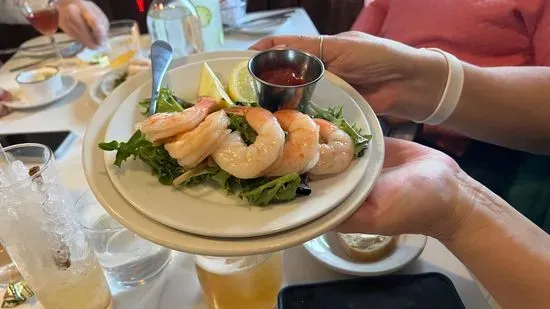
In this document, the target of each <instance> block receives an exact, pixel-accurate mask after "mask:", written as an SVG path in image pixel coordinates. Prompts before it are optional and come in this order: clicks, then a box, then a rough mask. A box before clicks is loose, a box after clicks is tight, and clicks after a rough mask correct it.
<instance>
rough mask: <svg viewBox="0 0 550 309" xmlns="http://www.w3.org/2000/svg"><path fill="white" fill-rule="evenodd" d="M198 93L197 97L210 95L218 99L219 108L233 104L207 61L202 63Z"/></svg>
mask: <svg viewBox="0 0 550 309" xmlns="http://www.w3.org/2000/svg"><path fill="white" fill-rule="evenodd" d="M198 94H199V97H211V98H212V99H214V100H216V101H218V104H219V105H220V108H227V107H230V106H232V105H233V101H232V100H231V98H230V97H229V95H227V92H225V89H224V88H223V85H222V83H221V82H220V80H219V79H218V77H217V76H216V75H215V74H214V72H213V71H212V69H211V68H210V66H209V65H208V64H207V63H204V65H203V67H202V71H201V80H200V84H199V93H198Z"/></svg>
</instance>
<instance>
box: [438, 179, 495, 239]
mask: <svg viewBox="0 0 550 309" xmlns="http://www.w3.org/2000/svg"><path fill="white" fill-rule="evenodd" d="M454 182H455V187H456V191H455V192H456V193H455V197H454V199H453V202H451V203H449V205H447V206H449V207H450V209H451V210H450V211H449V213H448V215H447V218H444V219H443V220H441V222H438V224H437V225H434V226H435V227H436V228H435V229H434V230H433V231H432V233H431V234H430V235H429V236H431V237H434V238H437V239H438V240H439V241H441V242H442V243H443V244H446V245H447V244H450V243H452V242H454V241H455V239H457V238H461V237H462V236H463V235H464V234H466V233H468V232H470V231H471V230H470V229H471V226H470V223H471V220H472V216H475V213H476V207H477V204H478V200H479V199H480V198H481V197H482V196H483V190H484V189H485V188H484V187H483V186H482V185H481V184H479V183H478V182H477V181H475V180H474V179H473V178H472V177H470V176H469V175H468V174H466V173H465V172H464V171H462V170H459V171H458V172H457V173H456V174H455V175H454ZM439 207H443V205H439Z"/></svg>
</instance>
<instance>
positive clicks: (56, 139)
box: [0, 131, 76, 158]
mask: <svg viewBox="0 0 550 309" xmlns="http://www.w3.org/2000/svg"><path fill="white" fill-rule="evenodd" d="M75 139H76V135H75V134H73V133H72V132H71V131H52V132H28V133H13V134H0V144H2V146H3V147H7V146H11V145H15V144H23V143H38V144H42V145H46V146H48V147H50V149H51V150H52V151H53V153H54V155H55V157H56V158H60V157H61V156H63V154H64V153H65V151H66V150H67V149H68V147H69V146H70V145H71V143H72V142H73V141H74V140H75Z"/></svg>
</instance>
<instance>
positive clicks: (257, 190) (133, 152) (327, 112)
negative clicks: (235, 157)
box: [98, 88, 371, 206]
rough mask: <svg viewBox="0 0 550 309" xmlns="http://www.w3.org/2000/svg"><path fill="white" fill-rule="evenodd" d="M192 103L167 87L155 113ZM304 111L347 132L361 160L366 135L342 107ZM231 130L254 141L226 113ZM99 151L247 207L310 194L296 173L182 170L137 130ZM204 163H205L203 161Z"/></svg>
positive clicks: (204, 167) (212, 167)
mask: <svg viewBox="0 0 550 309" xmlns="http://www.w3.org/2000/svg"><path fill="white" fill-rule="evenodd" d="M149 102H150V99H145V100H142V101H140V102H139V105H140V107H141V109H142V110H141V111H142V113H143V114H146V113H147V109H148V108H149ZM236 104H237V105H240V106H247V107H256V106H258V104H257V103H239V102H237V103H236ZM191 106H193V104H191V103H188V102H185V101H184V100H182V99H180V98H178V97H177V96H175V95H174V93H173V92H172V91H171V90H170V89H168V88H161V89H160V92H159V99H158V106H157V112H159V113H170V112H181V111H183V110H185V109H186V108H189V107H191ZM309 109H310V110H309V111H308V112H307V113H308V114H309V115H310V116H312V117H314V118H322V119H325V120H328V121H330V122H332V123H334V124H335V125H337V126H338V127H339V128H341V129H342V130H344V131H345V132H346V133H348V134H349V135H350V136H351V138H352V139H353V141H354V143H355V155H356V156H358V157H361V156H362V155H363V154H364V151H365V150H366V149H367V146H368V143H369V141H370V139H371V136H370V135H363V134H361V130H360V129H359V128H357V127H356V126H355V125H351V124H349V123H348V122H347V121H346V120H345V119H344V116H343V113H342V107H336V108H329V109H324V108H321V107H319V106H316V105H314V104H311V106H310V107H309ZM228 116H229V120H230V125H229V128H230V129H231V130H232V131H237V132H239V133H240V134H241V136H242V138H243V141H244V142H245V143H246V144H248V145H250V144H253V143H254V142H255V140H256V137H257V133H256V131H255V130H254V129H253V128H252V127H251V126H250V125H249V124H248V123H247V121H246V119H245V118H244V117H243V116H240V115H236V114H231V113H229V114H228ZM98 146H99V148H101V149H102V150H104V151H116V157H115V162H114V164H115V165H116V166H118V167H121V166H122V164H123V163H124V162H125V161H126V160H128V159H129V158H133V159H140V160H141V161H143V162H145V163H146V164H147V165H149V166H150V167H151V169H152V172H153V174H154V175H156V176H157V178H158V180H159V182H160V183H162V184H164V185H173V184H174V181H175V180H176V182H175V183H179V184H178V185H177V186H178V187H192V186H197V185H203V184H212V185H215V186H217V187H219V188H220V189H222V190H224V191H226V192H227V193H228V194H232V195H236V196H238V197H239V198H241V199H243V200H246V201H247V202H248V203H249V204H251V205H257V206H267V205H270V204H274V203H282V202H288V201H292V200H294V199H295V198H296V197H297V196H301V195H309V194H311V188H310V187H309V186H308V178H307V177H306V176H304V175H302V176H300V175H298V174H297V173H292V174H288V175H284V176H281V177H277V178H273V177H270V178H268V177H260V178H256V179H239V178H237V177H234V176H232V175H230V174H229V173H227V172H226V171H224V170H222V169H221V168H220V167H218V166H217V165H216V164H215V163H213V162H208V163H209V164H206V163H203V164H201V165H200V167H197V168H194V169H192V170H185V169H184V168H183V167H181V166H179V164H178V162H177V160H175V159H173V158H172V157H170V155H169V153H168V151H166V150H165V149H164V147H163V146H162V145H160V146H156V145H153V144H152V143H151V142H149V141H148V140H147V139H146V138H145V136H143V134H142V133H141V131H139V130H138V131H136V132H135V133H134V135H132V137H131V138H130V139H129V140H128V141H127V142H118V141H111V142H108V143H100V144H99V145H98ZM205 162H206V161H205Z"/></svg>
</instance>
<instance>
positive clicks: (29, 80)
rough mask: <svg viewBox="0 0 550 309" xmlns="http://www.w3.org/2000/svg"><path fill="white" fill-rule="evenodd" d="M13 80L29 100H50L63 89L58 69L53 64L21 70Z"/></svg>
mask: <svg viewBox="0 0 550 309" xmlns="http://www.w3.org/2000/svg"><path fill="white" fill-rule="evenodd" d="M15 81H16V82H17V84H18V85H19V87H20V89H21V91H22V92H23V93H24V94H25V96H26V97H27V98H28V99H29V100H31V101H48V100H52V99H53V98H55V97H56V96H57V94H58V93H59V92H60V91H62V90H63V81H62V80H61V75H60V74H59V69H58V68H56V67H54V66H44V67H41V68H38V69H32V70H27V71H23V72H21V73H19V74H17V76H16V77H15Z"/></svg>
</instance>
